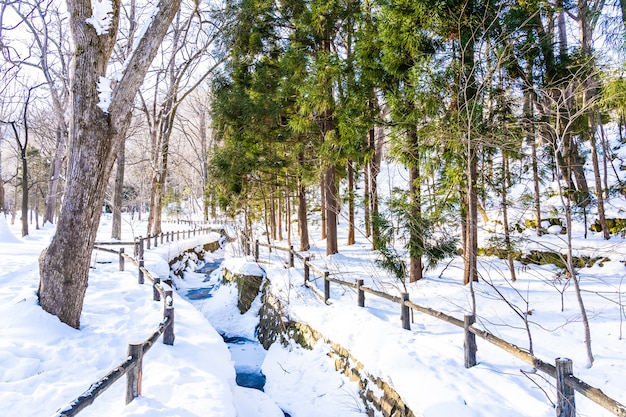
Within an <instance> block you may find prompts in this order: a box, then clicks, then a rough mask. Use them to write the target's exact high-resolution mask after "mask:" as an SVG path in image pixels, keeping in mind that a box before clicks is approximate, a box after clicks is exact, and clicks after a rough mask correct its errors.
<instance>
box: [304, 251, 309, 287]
mask: <svg viewBox="0 0 626 417" xmlns="http://www.w3.org/2000/svg"><path fill="white" fill-rule="evenodd" d="M309 259H310V258H309V257H308V256H306V257H305V258H304V286H305V287H306V285H307V284H308V283H309V277H310V275H309V274H310V270H309Z"/></svg>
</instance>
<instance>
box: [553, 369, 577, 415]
mask: <svg viewBox="0 0 626 417" xmlns="http://www.w3.org/2000/svg"><path fill="white" fill-rule="evenodd" d="M573 371H574V365H573V362H572V360H571V359H568V358H556V416H557V417H575V416H576V404H575V402H574V388H572V387H570V386H568V385H567V384H566V383H565V380H566V379H568V378H569V377H570V376H572V374H573Z"/></svg>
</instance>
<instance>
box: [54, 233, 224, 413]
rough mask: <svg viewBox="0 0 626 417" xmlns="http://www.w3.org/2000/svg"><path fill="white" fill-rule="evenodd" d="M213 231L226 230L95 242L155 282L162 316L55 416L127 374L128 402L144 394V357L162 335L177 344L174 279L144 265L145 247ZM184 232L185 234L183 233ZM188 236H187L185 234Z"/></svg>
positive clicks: (86, 401)
mask: <svg viewBox="0 0 626 417" xmlns="http://www.w3.org/2000/svg"><path fill="white" fill-rule="evenodd" d="M211 232H218V233H223V230H220V229H214V228H206V227H205V228H194V229H190V230H185V231H178V232H166V233H160V234H158V235H153V236H147V237H139V238H137V239H136V240H135V241H133V242H97V243H96V245H95V246H94V249H95V250H99V251H105V252H108V253H115V254H118V255H119V270H120V271H124V268H125V260H129V261H130V262H132V263H133V264H134V265H135V266H136V267H137V282H138V283H139V284H143V283H144V281H145V278H147V279H148V280H150V281H151V282H152V287H153V295H152V297H153V299H154V300H155V301H161V299H162V300H163V320H162V321H161V323H159V325H158V326H157V328H156V330H154V331H153V332H152V334H150V336H148V338H147V339H146V340H144V341H143V342H140V343H129V344H128V355H127V357H126V359H124V360H123V361H122V362H120V363H119V364H118V365H117V366H116V367H114V368H113V369H111V370H110V371H109V372H108V373H107V374H106V375H105V376H103V377H102V378H101V379H100V380H98V381H97V382H95V383H93V384H91V386H90V387H89V389H87V390H86V391H85V392H83V393H82V394H81V395H80V396H78V397H77V398H76V399H75V400H74V401H72V402H71V403H69V404H68V405H67V406H65V407H64V408H62V409H60V410H59V411H57V412H56V414H54V417H70V416H75V415H77V414H78V413H79V412H80V411H81V410H83V409H84V408H86V407H88V406H89V405H91V404H93V402H94V400H95V399H96V398H97V397H99V396H100V395H101V394H102V393H104V392H105V391H106V390H107V389H108V388H109V387H110V386H111V385H113V384H114V383H115V382H116V381H117V380H119V379H120V378H122V377H123V376H124V375H126V404H128V403H130V402H132V401H133V400H134V399H135V398H137V397H138V396H140V395H141V385H142V384H141V380H142V375H143V371H142V367H143V357H144V355H145V354H146V353H147V352H148V351H149V350H150V348H151V347H152V346H153V345H154V344H155V343H156V342H157V340H159V338H160V337H161V336H163V344H165V345H170V346H171V345H174V339H175V334H174V298H173V289H172V286H171V281H169V279H165V280H163V281H164V282H161V279H160V278H159V277H153V276H152V274H151V273H150V271H148V270H147V269H146V268H145V267H144V250H145V249H146V248H147V249H150V244H151V242H154V247H157V245H158V242H159V241H160V242H161V244H163V243H164V242H166V243H168V242H173V241H175V240H180V239H181V238H182V239H185V238H191V237H192V236H196V235H198V236H199V235H202V234H208V233H211ZM181 236H182V237H181ZM185 236H186V237H185ZM109 245H116V246H133V247H134V254H135V257H136V259H135V258H134V257H132V256H130V255H128V254H127V253H125V251H124V248H123V247H121V248H119V249H118V250H115V249H109V248H106V247H104V246H109Z"/></svg>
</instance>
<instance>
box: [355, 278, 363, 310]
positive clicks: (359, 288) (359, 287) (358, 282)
mask: <svg viewBox="0 0 626 417" xmlns="http://www.w3.org/2000/svg"><path fill="white" fill-rule="evenodd" d="M362 287H363V280H362V279H357V280H356V289H357V291H358V292H359V297H358V302H359V307H365V291H363V288H362Z"/></svg>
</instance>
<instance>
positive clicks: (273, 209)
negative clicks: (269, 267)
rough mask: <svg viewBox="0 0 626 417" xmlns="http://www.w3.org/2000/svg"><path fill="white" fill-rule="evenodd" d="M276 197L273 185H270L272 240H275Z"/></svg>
mask: <svg viewBox="0 0 626 417" xmlns="http://www.w3.org/2000/svg"><path fill="white" fill-rule="evenodd" d="M276 217H277V216H276V197H275V196H274V185H270V225H269V228H270V237H271V239H272V242H275V241H276Z"/></svg>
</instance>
